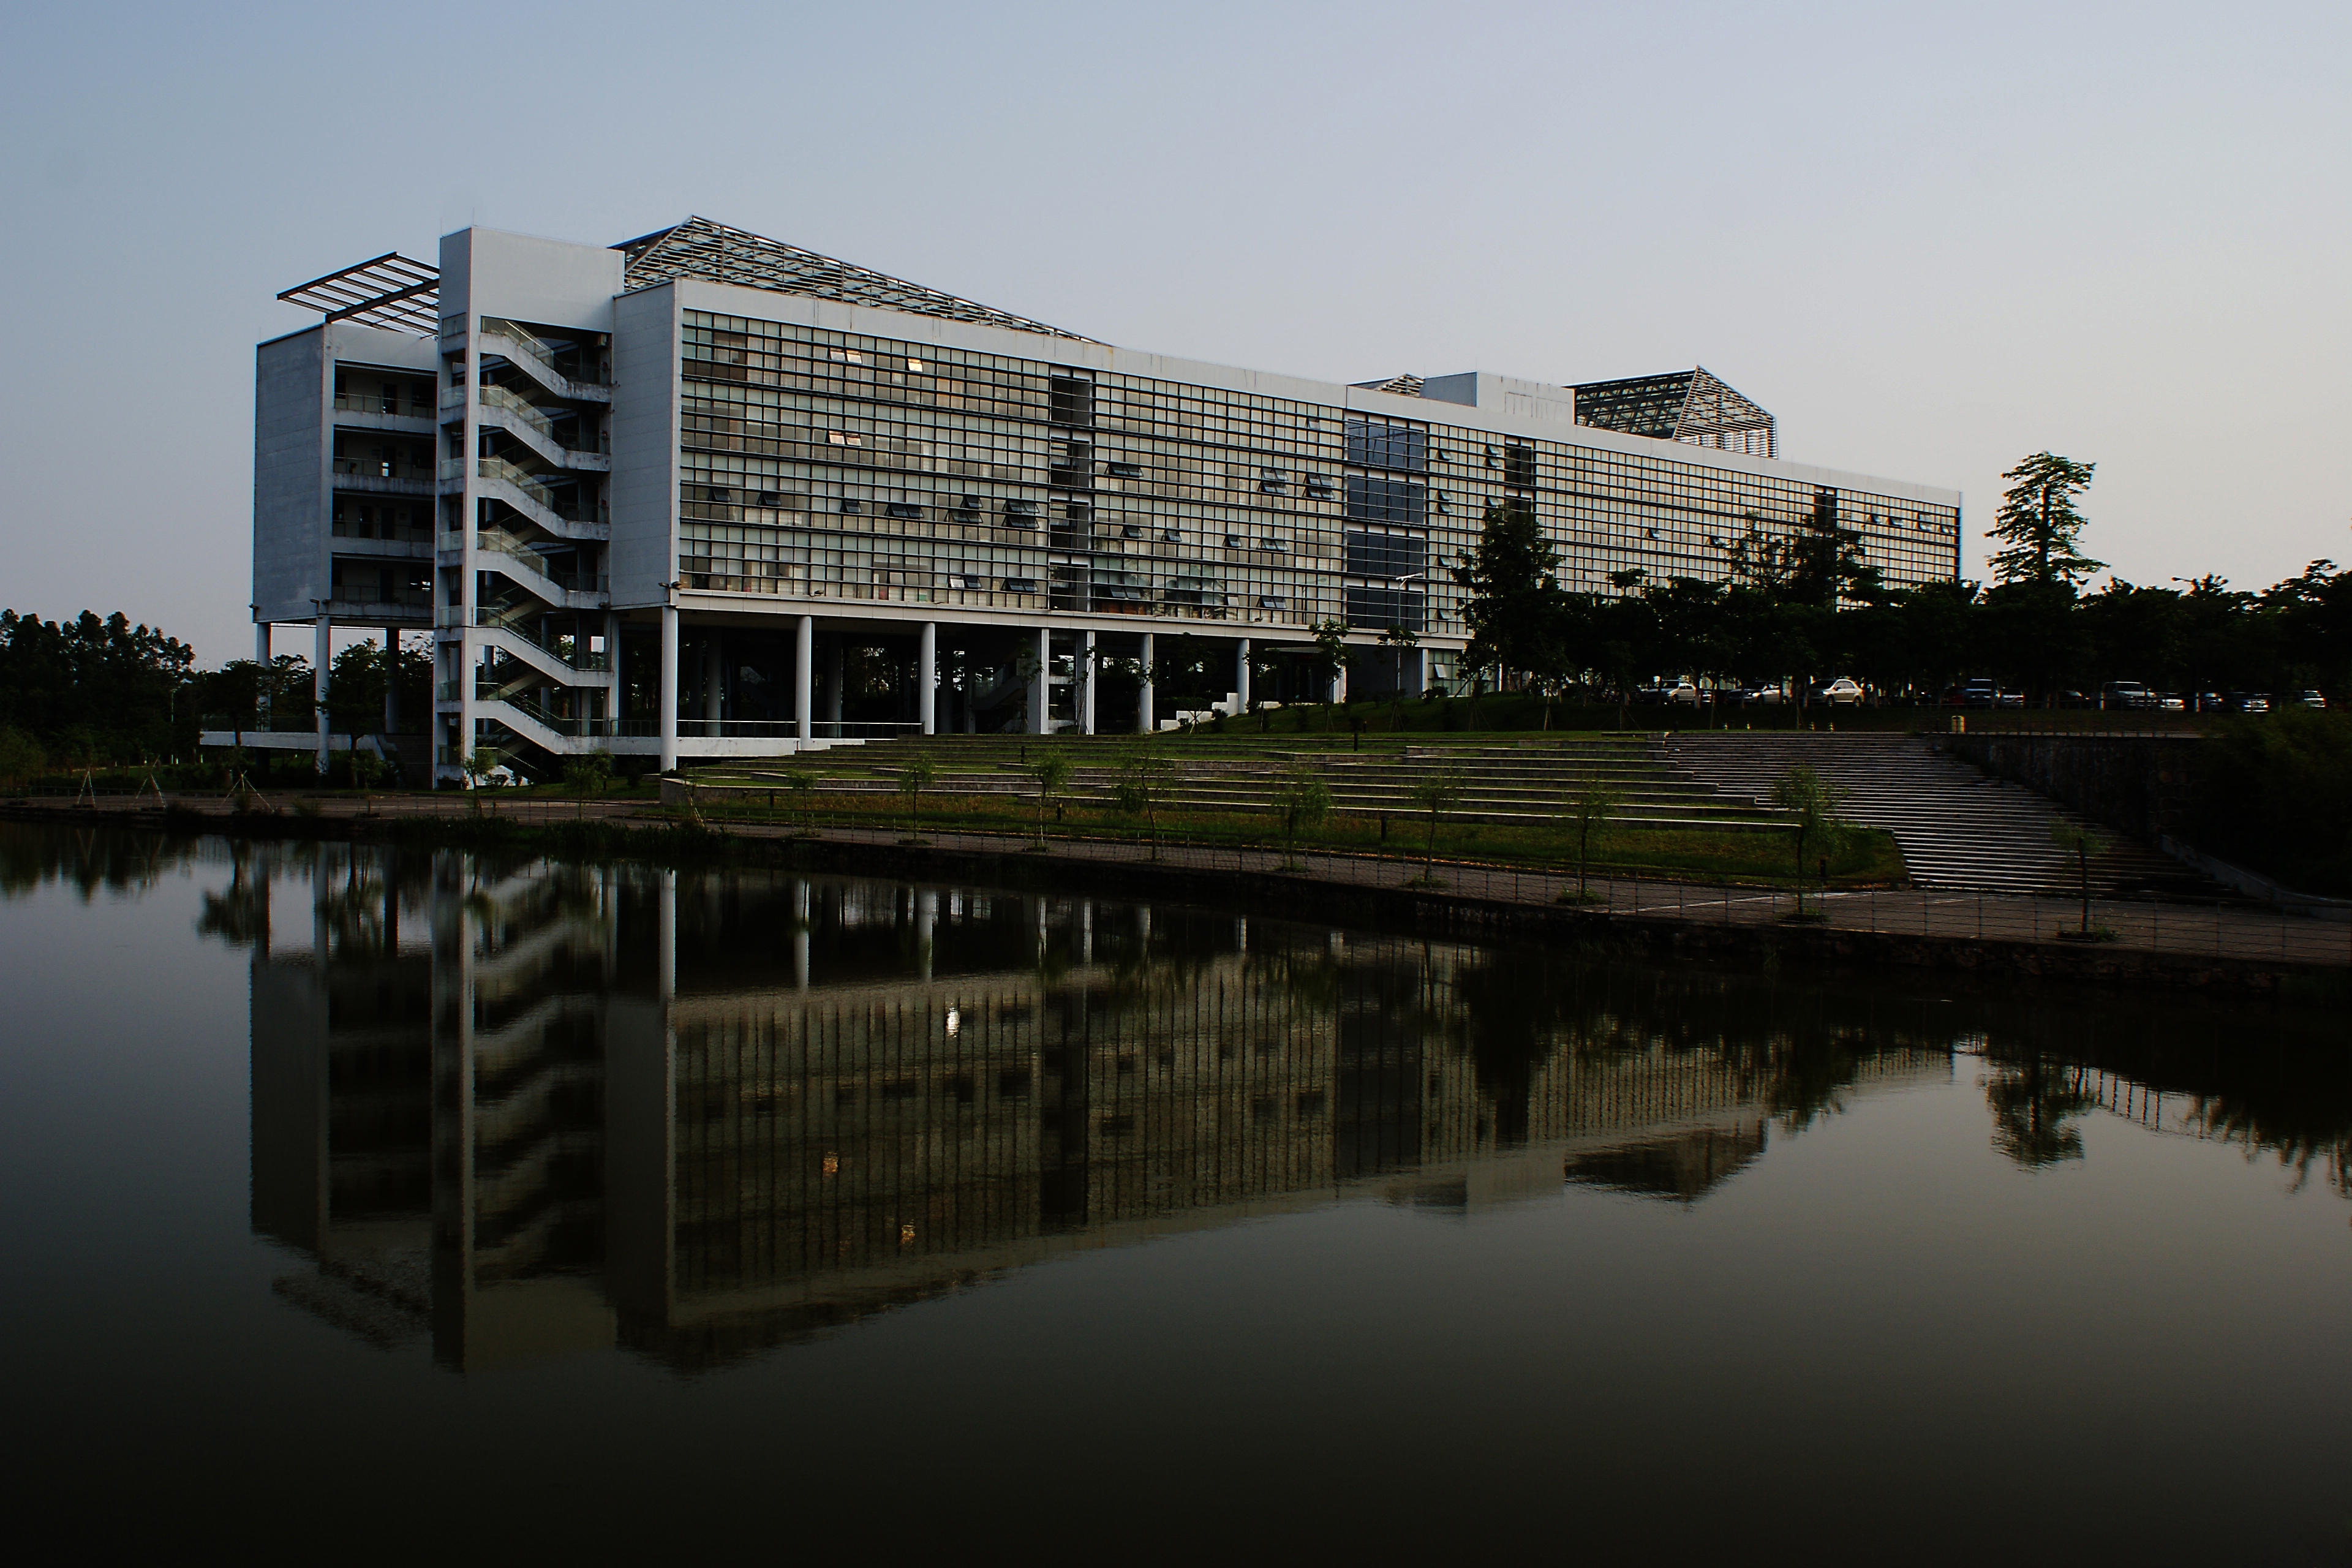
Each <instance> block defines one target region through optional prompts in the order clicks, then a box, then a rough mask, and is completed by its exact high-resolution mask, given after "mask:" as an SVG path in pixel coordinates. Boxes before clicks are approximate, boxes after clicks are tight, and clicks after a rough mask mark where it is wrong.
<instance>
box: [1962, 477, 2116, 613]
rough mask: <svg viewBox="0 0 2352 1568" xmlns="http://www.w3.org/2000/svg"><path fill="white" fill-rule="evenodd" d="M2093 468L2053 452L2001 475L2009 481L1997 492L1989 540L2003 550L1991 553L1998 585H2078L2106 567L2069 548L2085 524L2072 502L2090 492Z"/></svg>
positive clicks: (2072, 546)
mask: <svg viewBox="0 0 2352 1568" xmlns="http://www.w3.org/2000/svg"><path fill="white" fill-rule="evenodd" d="M2097 467H2098V465H2097V464H2096V463H2078V462H2076V461H2074V458H2062V457H2059V456H2058V455H2057V454H2056V453H2054V452H2036V453H2034V454H2033V456H2032V457H2030V458H2026V459H2025V460H2024V461H2023V462H2021V463H2020V464H2018V465H2017V467H2015V468H2011V469H2010V470H2009V471H2008V472H2007V473H2005V474H2003V475H2001V478H2002V479H2011V480H2014V481H2015V482H2014V483H2012V484H2011V486H2010V487H2009V489H2006V490H2003V491H2002V492H2001V497H2000V512H1999V514H1998V515H1997V516H1996V517H1995V518H1994V519H1993V526H1992V531H1991V532H1990V533H1988V534H1987V535H1985V537H1986V538H1988V539H1997V540H2000V542H2001V543H2002V545H2003V546H2004V547H2005V548H2003V549H2001V550H1999V551H1997V552H1994V554H1993V558H1992V571H1993V576H1994V578H1995V579H1996V580H1997V581H1999V582H2002V583H2065V584H2070V585H2071V584H2075V583H2079V582H2081V581H2082V580H2083V579H2084V578H2085V577H2088V576H2089V575H2090V574H2092V573H2094V572H2099V571H2103V570H2105V567H2106V563H2105V562H2104V561H2094V560H2092V559H2091V558H2090V557H2089V556H2087V555H2084V553H2083V552H2081V551H2079V550H2077V549H2076V548H2075V547H2074V541H2075V539H2076V538H2077V536H2079V535H2080V534H2081V533H2082V531H2083V528H2084V524H2085V522H2086V521H2088V520H2087V519H2085V518H2084V516H2083V513H2082V511H2081V510H2080V509H2078V508H2077V507H2076V506H2075V505H2074V498H2075V497H2076V496H2078V495H2081V494H2082V493H2083V492H2084V490H2086V489H2090V488H2091V471H2092V470H2093V469H2094V468H2097Z"/></svg>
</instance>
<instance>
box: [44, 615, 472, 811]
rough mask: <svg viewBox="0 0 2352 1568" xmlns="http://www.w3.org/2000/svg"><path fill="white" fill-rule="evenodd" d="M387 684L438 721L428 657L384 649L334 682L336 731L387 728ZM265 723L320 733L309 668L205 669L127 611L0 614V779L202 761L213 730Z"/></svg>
mask: <svg viewBox="0 0 2352 1568" xmlns="http://www.w3.org/2000/svg"><path fill="white" fill-rule="evenodd" d="M386 679H397V680H399V681H400V683H401V707H402V711H403V712H404V713H405V714H408V715H411V716H412V722H414V721H420V720H421V718H422V716H423V715H425V714H429V713H430V712H431V711H432V697H433V684H432V682H433V676H432V655H431V654H429V653H427V652H425V650H424V649H422V648H418V647H404V648H402V649H401V651H400V655H399V658H398V661H397V663H396V665H395V664H394V662H392V661H391V660H388V659H387V658H386V656H385V653H384V650H383V647H382V646H381V645H379V644H376V643H373V642H365V643H354V644H352V646H351V647H346V648H344V649H343V650H342V651H341V653H338V654H337V655H336V656H335V659H334V663H333V664H332V665H331V667H330V668H329V671H328V683H327V709H328V712H329V715H330V717H331V720H332V721H333V724H334V728H335V729H337V730H338V731H350V732H357V733H366V732H369V731H374V730H378V729H381V728H382V727H383V719H382V714H383V697H384V683H385V681H386ZM265 713H266V714H269V715H272V716H274V717H275V718H276V719H278V720H280V721H286V722H287V723H288V724H289V727H297V728H299V727H305V726H308V725H310V724H311V723H313V722H315V715H316V713H317V698H316V695H315V692H314V689H313V685H312V680H311V669H310V660H309V659H307V658H301V657H300V656H299V655H292V654H288V655H281V656H279V657H278V658H275V659H272V660H271V661H270V662H269V664H268V665H267V666H264V665H262V664H260V663H258V662H257V661H255V660H253V659H231V660H229V661H228V662H227V663H226V664H224V665H222V666H221V667H220V668H217V669H198V668H196V667H195V650H194V649H193V648H191V647H189V646H188V645H187V644H185V643H184V642H182V641H180V640H179V639H178V638H176V637H171V636H168V635H167V634H165V633H164V632H163V630H161V629H160V628H158V627H152V626H146V625H144V624H137V625H134V624H133V623H132V622H131V618H130V617H129V616H125V615H123V614H121V612H120V611H118V612H116V613H115V614H113V615H110V616H106V617H104V618H103V619H101V618H100V616H98V615H97V614H96V613H95V612H93V611H89V610H85V611H83V612H82V613H81V614H80V615H79V616H76V617H74V618H73V619H70V620H67V619H62V618H61V619H58V620H54V621H48V620H43V619H42V618H41V617H40V616H33V615H19V614H17V613H16V611H15V610H0V779H5V780H8V781H10V782H14V781H16V780H18V779H21V778H23V777H25V776H26V775H28V774H30V773H37V772H39V771H41V770H43V769H76V768H84V767H106V766H117V765H128V764H132V763H161V762H166V761H169V760H172V759H174V758H185V759H193V758H194V755H195V752H196V738H197V735H198V733H199V731H202V730H203V729H204V728H205V727H206V726H207V723H208V722H212V721H217V722H219V723H220V724H221V726H222V727H223V728H228V729H236V728H239V727H246V728H249V727H252V726H254V725H255V724H257V722H259V721H260V716H261V715H263V714H265Z"/></svg>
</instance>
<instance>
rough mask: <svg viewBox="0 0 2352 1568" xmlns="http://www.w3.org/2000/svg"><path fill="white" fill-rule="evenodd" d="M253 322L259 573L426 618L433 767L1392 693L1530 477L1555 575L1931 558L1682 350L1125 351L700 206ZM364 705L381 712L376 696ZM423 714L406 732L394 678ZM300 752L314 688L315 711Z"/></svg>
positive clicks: (1927, 494) (1942, 556) (1452, 651)
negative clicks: (1482, 542) (1350, 369)
mask: <svg viewBox="0 0 2352 1568" xmlns="http://www.w3.org/2000/svg"><path fill="white" fill-rule="evenodd" d="M281 297H282V298H285V299H288V300H292V301H294V302H296V303H299V304H304V305H307V306H310V307H313V308H316V309H318V310H320V311H321V313H322V315H323V316H324V318H325V319H324V320H323V321H321V322H320V324H319V325H318V326H315V327H312V328H310V329H309V330H307V331H299V332H295V333H292V334H289V335H288V336H286V337H281V338H277V339H274V340H272V341H270V342H265V343H263V344H262V345H261V346H260V348H259V350H258V364H257V395H256V416H255V478H254V595H253V596H254V616H255V620H256V622H257V625H258V626H259V627H260V636H261V639H262V646H263V651H264V656H265V657H267V652H268V636H269V628H270V627H271V626H273V625H282V624H285V623H289V622H299V623H303V624H306V625H308V626H310V627H312V628H313V630H314V633H315V637H316V646H317V647H318V649H319V655H320V665H321V667H322V668H323V665H324V656H325V653H326V650H327V646H328V634H329V631H330V629H331V627H332V626H337V625H341V626H345V627H354V626H356V627H370V628H380V629H383V630H384V631H385V632H386V634H387V635H388V636H396V635H397V633H398V631H399V630H400V629H402V628H415V629H418V630H425V629H427V628H429V629H430V631H431V633H432V635H433V638H434V643H435V648H436V690H435V701H434V704H433V708H434V711H433V713H432V715H431V721H430V722H431V746H432V756H433V758H434V762H435V768H436V775H437V776H440V777H444V778H448V777H454V776H457V770H458V766H459V764H460V763H461V762H462V761H463V760H464V759H465V757H466V756H467V754H468V753H470V752H473V751H474V750H475V749H476V748H477V747H478V746H482V745H488V746H492V747H495V748H497V749H499V751H501V752H504V753H505V754H506V755H507V756H508V758H509V760H510V761H511V762H512V763H514V764H515V765H516V766H517V767H519V768H520V770H521V771H524V772H526V773H538V772H541V771H543V770H545V769H546V768H548V767H550V766H551V765H552V764H553V763H555V762H556V760H557V759H560V758H561V757H562V756H564V755H565V754H568V753H578V752H587V751H591V750H595V749H604V750H607V751H610V752H615V753H632V752H642V753H646V754H647V755H648V756H649V757H658V759H659V762H660V763H661V765H662V766H664V767H670V766H675V765H677V763H679V762H680V761H682V760H684V761H695V760H704V759H712V758H719V757H726V756H744V755H772V754H777V753H782V752H792V751H794V750H798V749H802V748H805V747H810V746H815V745H824V744H828V743H833V742H838V741H842V740H850V739H858V738H864V737H868V736H879V735H889V734H897V733H903V732H915V731H919V732H922V733H931V732H934V731H1002V730H1007V729H1011V730H1024V731H1029V732H1033V733H1034V732H1040V731H1046V730H1049V729H1057V728H1065V727H1073V728H1076V729H1078V730H1082V731H1089V732H1091V731H1095V730H1097V729H1104V730H1108V729H1113V728H1118V729H1135V728H1148V727H1150V726H1152V725H1153V724H1154V723H1155V722H1157V721H1160V720H1161V719H1163V718H1165V717H1166V716H1167V715H1168V714H1169V713H1171V711H1172V710H1174V709H1175V708H1177V707H1179V706H1182V707H1188V708H1189V707H1196V706H1207V705H1209V704H1210V703H1212V702H1223V703H1228V704H1234V705H1239V706H1242V707H1246V706H1247V705H1248V704H1249V702H1250V700H1251V698H1252V696H1253V695H1254V694H1255V696H1257V697H1259V698H1268V697H1279V698H1291V697H1299V696H1314V697H1320V696H1322V695H1324V694H1325V691H1326V689H1327V686H1326V683H1327V682H1329V681H1330V680H1331V679H1332V678H1331V676H1330V673H1329V668H1328V664H1326V663H1324V662H1322V661H1319V660H1318V659H1317V658H1315V657H1314V656H1315V654H1316V652H1317V648H1316V645H1315V643H1314V640H1313V637H1314V634H1315V631H1316V630H1317V629H1318V628H1322V629H1323V630H1324V631H1325V632H1326V635H1327V637H1328V633H1329V630H1330V629H1331V628H1333V627H1335V626H1342V625H1343V626H1346V627H1347V628H1348V629H1347V631H1346V634H1345V641H1346V643H1347V645H1348V647H1349V658H1348V661H1347V669H1346V672H1345V674H1344V675H1343V676H1342V677H1341V679H1353V680H1354V681H1355V682H1357V683H1358V689H1359V690H1362V689H1364V688H1365V687H1366V686H1367V685H1369V686H1370V687H1371V688H1372V689H1381V690H1387V689H1393V688H1395V687H1397V686H1399V685H1402V687H1404V688H1405V689H1408V690H1415V691H1417V690H1420V689H1423V686H1424V685H1425V684H1426V683H1428V682H1430V681H1433V680H1434V681H1447V680H1451V679H1454V677H1455V674H1456V661H1457V659H1458V658H1459V655H1460V653H1461V650H1462V649H1463V647H1464V646H1465V642H1466V640H1467V634H1466V630H1465V627H1464V625H1463V622H1462V618H1461V611H1462V605H1461V594H1460V590H1459V589H1457V588H1456V587H1455V586H1454V584H1453V583H1452V582H1451V581H1450V579H1449V578H1448V577H1447V576H1446V574H1445V571H1444V567H1445V566H1446V565H1447V564H1450V563H1453V562H1454V561H1455V560H1456V559H1457V558H1458V557H1459V556H1460V555H1461V554H1462V553H1463V552H1465V551H1466V550H1467V549H1468V548H1469V547H1470V545H1471V544H1472V543H1473V542H1474V541H1475V536H1476V534H1477V531H1478V529H1479V527H1480V524H1481V522H1482V521H1483V520H1484V518H1485V517H1486V514H1487V512H1488V510H1489V509H1490V508H1493V507H1496V506H1516V507H1525V508H1529V509H1532V510H1533V511H1534V512H1535V514H1536V515H1537V516H1538V518H1539V519H1540V521H1542V523H1543V525H1544V527H1545V530H1546V531H1547V533H1548V534H1549V536H1550V537H1551V539H1552V540H1553V541H1554V542H1555V543H1556V544H1557V546H1558V547H1559V552H1560V555H1561V558H1562V561H1563V564H1564V574H1565V579H1566V585H1567V586H1570V587H1571V588H1580V589H1591V590H1594V591H1608V579H1609V576H1610V574H1612V573H1621V572H1623V571H1626V570H1628V569H1632V568H1640V569H1642V570H1643V572H1645V573H1646V574H1647V575H1648V577H1649V579H1650V580H1652V581H1658V580H1663V579H1666V578H1670V577H1676V576H1685V577H1702V578H1709V579H1717V580H1720V579H1723V578H1725V577H1727V575H1728V574H1730V573H1731V571H1732V568H1733V564H1734V562H1735V558H1736V557H1737V556H1738V553H1739V552H1740V551H1741V550H1742V547H1743V542H1745V546H1746V548H1748V549H1749V550H1753V549H1755V548H1758V547H1759V545H1760V546H1769V547H1772V548H1780V547H1784V546H1788V545H1790V544H1792V543H1794V542H1798V541H1801V540H1803V539H1805V538H1807V537H1808V536H1811V537H1815V538H1818V536H1819V535H1820V534H1821V533H1822V531H1833V532H1836V533H1838V534H1840V535H1842V536H1843V538H1844V539H1845V541H1846V542H1848V543H1849V544H1850V545H1851V547H1852V548H1853V549H1854V550H1857V551H1859V552H1860V554H1861V558H1862V559H1863V560H1864V562H1865V563H1867V564H1869V565H1871V566H1874V567H1876V568H1877V569H1878V570H1879V571H1880V573H1881V574H1882V578H1883V580H1884V581H1885V583H1886V584H1889V585H1890V586H1898V587H1899V586H1906V585H1910V584H1917V583H1922V582H1927V581H1930V580H1934V579H1938V578H1950V577H1954V576H1956V575H1957V574H1958V558H1959V503H1960V498H1959V496H1958V494H1957V493H1956V492H1953V491H1949V490H1943V489H1933V488H1929V487H1926V486H1920V485H1913V484H1907V483H1902V482H1898V481H1893V480H1885V479H1865V478H1862V477H1859V476H1856V475H1852V474H1843V473H1836V472H1832V471H1829V470H1826V469H1822V468H1811V467H1807V466H1805V465H1802V464H1796V463H1789V462H1784V461H1781V460H1780V458H1778V456H1777V440H1776V434H1775V431H1774V428H1773V424H1772V420H1771V416H1769V414H1766V413H1765V412H1764V411H1763V410H1762V409H1760V408H1759V407H1757V406H1756V405H1753V404H1752V403H1749V402H1748V400H1747V399H1745V398H1743V397H1741V396H1740V395H1738V393H1736V392H1734V391H1732V390H1731V389H1730V388H1729V387H1728V386H1727V385H1725V384H1723V383H1722V382H1720V381H1718V380H1717V379H1716V378H1715V377H1713V376H1711V375H1709V374H1707V373H1706V372H1705V371H1704V370H1699V371H1694V372H1683V373H1679V374H1674V375H1667V376H1648V377H1642V378H1638V379H1636V380H1633V381H1620V382H1609V383H1588V384H1584V385H1582V386H1564V385H1551V384H1543V383H1538V382H1532V381H1520V380H1514V379H1512V378H1509V377H1506V376H1500V375H1492V374H1486V373H1483V372H1474V373H1465V374H1459V375H1450V376H1443V377H1427V378H1423V377H1418V376H1397V377H1394V378H1391V379H1390V380H1386V381H1381V382H1373V383H1366V384H1360V385H1352V386H1347V385H1338V384H1329V383H1324V382H1317V381H1309V380H1305V379H1301V378H1297V377H1292V376H1284V375H1278V374H1269V373H1265V372H1260V371H1246V370H1234V369H1230V368H1227V367H1224V366H1221V365H1212V364H1202V363H1193V362H1191V361H1186V360H1179V359H1173V358H1170V357H1168V356H1166V355H1161V354H1154V353H1139V352H1137V351H1133V350H1128V349H1118V348H1112V347H1110V346H1108V345H1107V344H1103V343H1099V342H1094V341H1093V340H1091V339H1088V338H1085V337H1081V336H1079V335H1077V334H1076V333H1075V332H1071V331H1064V330H1062V329H1060V328H1056V327H1051V326H1047V325H1045V323H1043V322H1040V321H1029V320H1027V319H1025V318H1023V317H1019V316H1014V315H1010V314H1007V313H1006V312H1004V311H1002V310H992V309H990V308H989V307H987V306H984V305H979V304H975V303H973V302H972V301H971V300H961V299H957V298H954V297H952V296H950V295H947V294H943V293H940V292H938V291H936V290H934V289H926V288H922V287H920V286H919V285H916V284H912V283H907V282H903V281H901V280H899V279H894V278H889V277H886V276H884V275H882V274H880V273H877V272H870V271H867V270H866V269H864V268H857V267H853V266H850V265H848V264H846V263H845V262H841V261H836V260H834V259H832V258H826V257H823V256H819V255H816V254H814V252H810V251H806V250H802V249H799V248H797V247H793V246H789V245H785V244H782V243H780V242H778V241H775V240H771V239H766V238H763V237H760V236H758V235H753V234H748V233H745V232H743V231H741V230H739V229H732V228H729V227H726V226H723V225H720V224H716V223H712V222H709V221H708V220H706V219H702V218H692V219H689V220H688V221H687V222H685V223H683V224H680V225H678V226H676V227H674V228H668V229H664V230H662V231H660V232H658V233H656V234H651V235H646V236H645V237H641V238H637V239H633V240H629V241H627V242H625V243H624V244H621V245H617V246H613V247H600V246H593V245H575V244H567V243H563V242H560V241H554V240H548V239H540V238H533V237H525V236H520V235H512V234H503V233H497V232H492V231H488V230H484V229H468V230H465V231H463V232H460V233H457V234H453V235H450V236H448V237H446V238H445V239H444V240H443V241H442V242H441V251H440V258H439V265H438V267H437V268H436V267H431V266H426V265H425V264H424V263H421V262H414V261H409V260H407V259H405V258H401V257H398V256H396V255H394V256H386V257H380V258H376V259H375V260H373V261H370V262H366V263H362V264H361V265H360V266H357V267H354V268H347V269H345V270H344V271H341V272H339V273H335V274H332V275H331V276H330V277H327V278H324V279H317V280H315V281H313V282H311V283H308V284H304V285H302V286H300V287H299V288H298V289H289V290H288V291H287V292H286V294H285V295H283V296H281ZM401 718H402V716H400V715H398V714H391V713H388V714H387V716H386V728H387V730H395V731H396V730H398V729H400V728H402V727H403V726H402V724H401ZM407 718H408V721H409V722H408V726H407V727H408V728H410V729H421V728H423V727H424V726H423V724H422V723H421V722H420V721H419V720H418V716H415V715H409V716H407ZM317 743H318V745H319V746H320V758H321V763H322V764H323V761H324V757H325V746H326V744H327V740H326V737H325V734H324V726H323V721H321V730H320V736H319V739H318V742H317Z"/></svg>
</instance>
